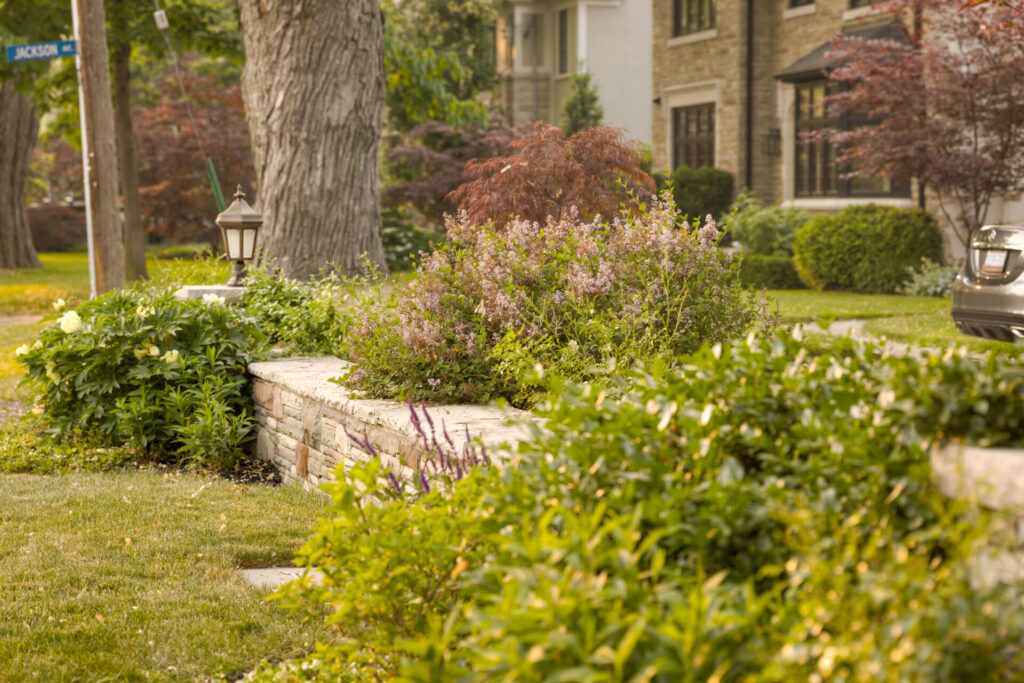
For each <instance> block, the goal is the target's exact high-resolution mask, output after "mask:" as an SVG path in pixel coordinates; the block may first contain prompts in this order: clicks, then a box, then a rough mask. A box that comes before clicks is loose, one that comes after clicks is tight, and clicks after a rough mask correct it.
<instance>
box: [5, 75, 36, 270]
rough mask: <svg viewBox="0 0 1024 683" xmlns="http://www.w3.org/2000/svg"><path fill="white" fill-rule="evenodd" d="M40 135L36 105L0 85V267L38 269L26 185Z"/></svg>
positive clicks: (8, 84)
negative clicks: (37, 137) (29, 219)
mask: <svg viewBox="0 0 1024 683" xmlns="http://www.w3.org/2000/svg"><path fill="white" fill-rule="evenodd" d="M38 132H39V119H38V118H37V117H36V112H35V104H34V103H33V102H32V98H31V97H29V96H28V95H26V94H24V93H21V92H18V90H17V89H16V87H15V84H14V81H13V80H7V81H3V82H0V268H39V267H41V265H42V264H40V263H39V257H38V256H36V250H35V248H34V247H33V246H32V233H31V232H30V231H29V226H28V217H27V216H26V214H25V184H26V181H27V179H28V172H29V166H30V162H31V160H32V149H33V147H35V144H36V136H37V134H38Z"/></svg>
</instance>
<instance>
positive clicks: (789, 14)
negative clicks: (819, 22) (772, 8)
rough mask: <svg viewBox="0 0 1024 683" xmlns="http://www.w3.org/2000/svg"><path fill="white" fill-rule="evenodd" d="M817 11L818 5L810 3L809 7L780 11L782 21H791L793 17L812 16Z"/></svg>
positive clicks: (802, 6)
mask: <svg viewBox="0 0 1024 683" xmlns="http://www.w3.org/2000/svg"><path fill="white" fill-rule="evenodd" d="M817 11H818V3H816V2H812V3H811V4H809V5H800V6H799V7H787V8H786V9H784V10H782V18H783V19H792V18H793V17H805V16H807V15H808V14H814V13H815V12H817Z"/></svg>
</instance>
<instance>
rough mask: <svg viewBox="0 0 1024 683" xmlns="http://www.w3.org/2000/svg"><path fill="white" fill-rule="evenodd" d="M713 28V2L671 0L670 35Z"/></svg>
mask: <svg viewBox="0 0 1024 683" xmlns="http://www.w3.org/2000/svg"><path fill="white" fill-rule="evenodd" d="M714 27H715V0H672V35H674V36H684V35H686V34H687V33H696V32H697V31H706V30H708V29H711V28H714Z"/></svg>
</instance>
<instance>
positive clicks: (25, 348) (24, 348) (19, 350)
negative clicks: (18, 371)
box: [14, 344, 31, 356]
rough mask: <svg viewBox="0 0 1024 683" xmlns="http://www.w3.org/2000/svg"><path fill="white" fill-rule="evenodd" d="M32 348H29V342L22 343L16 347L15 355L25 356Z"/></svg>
mask: <svg viewBox="0 0 1024 683" xmlns="http://www.w3.org/2000/svg"><path fill="white" fill-rule="evenodd" d="M30 350H31V349H29V347H28V344H22V345H21V346H19V347H18V348H16V349H14V355H15V356H24V355H25V354H26V353H28V352H29V351H30Z"/></svg>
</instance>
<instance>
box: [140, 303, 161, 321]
mask: <svg viewBox="0 0 1024 683" xmlns="http://www.w3.org/2000/svg"><path fill="white" fill-rule="evenodd" d="M154 313H156V309H155V308H153V307H152V306H146V305H145V304H139V307H138V308H136V309H135V315H137V316H139V317H140V318H148V317H149V316H151V315H153V314H154Z"/></svg>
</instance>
